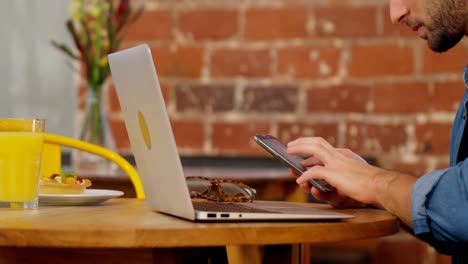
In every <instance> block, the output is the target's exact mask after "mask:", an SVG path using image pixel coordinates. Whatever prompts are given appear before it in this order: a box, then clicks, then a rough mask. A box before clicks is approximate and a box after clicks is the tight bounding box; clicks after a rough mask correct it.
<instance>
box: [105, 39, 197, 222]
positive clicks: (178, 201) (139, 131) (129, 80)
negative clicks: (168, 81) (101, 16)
mask: <svg viewBox="0 0 468 264" xmlns="http://www.w3.org/2000/svg"><path fill="white" fill-rule="evenodd" d="M108 58H109V65H110V68H111V71H112V79H113V80H114V83H115V86H116V91H117V96H118V98H119V102H120V106H121V109H122V114H123V117H124V120H125V127H126V128H127V132H128V136H129V139H130V145H131V149H132V152H133V154H134V156H135V161H136V165H137V167H138V171H139V174H140V176H141V181H142V184H143V188H144V190H145V195H146V197H147V202H148V204H149V205H150V207H151V209H153V210H157V211H160V212H164V213H167V214H172V215H177V216H180V217H183V218H187V219H192V220H194V219H195V211H194V209H193V205H192V201H191V198H190V194H189V190H188V187H187V184H186V182H185V177H184V173H183V169H182V164H181V161H180V158H179V154H178V152H177V146H176V143H175V140H174V136H173V133H172V127H171V124H170V121H169V117H168V114H167V112H166V105H165V102H164V98H163V95H162V91H161V89H160V84H159V79H158V76H157V74H156V69H155V67H154V63H153V59H152V56H151V51H150V49H149V47H148V46H147V45H140V46H137V47H134V48H130V49H126V50H123V51H119V52H117V53H113V54H110V55H109V56H108ZM149 113H150V114H149Z"/></svg>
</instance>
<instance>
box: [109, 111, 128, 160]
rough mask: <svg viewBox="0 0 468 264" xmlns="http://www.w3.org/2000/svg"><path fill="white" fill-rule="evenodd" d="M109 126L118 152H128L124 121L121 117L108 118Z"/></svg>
mask: <svg viewBox="0 0 468 264" xmlns="http://www.w3.org/2000/svg"><path fill="white" fill-rule="evenodd" d="M109 126H110V130H111V133H112V135H113V136H114V141H115V147H116V148H117V150H118V152H120V153H126V152H129V150H130V140H129V138H128V134H127V129H126V128H125V123H124V121H123V120H122V119H110V120H109Z"/></svg>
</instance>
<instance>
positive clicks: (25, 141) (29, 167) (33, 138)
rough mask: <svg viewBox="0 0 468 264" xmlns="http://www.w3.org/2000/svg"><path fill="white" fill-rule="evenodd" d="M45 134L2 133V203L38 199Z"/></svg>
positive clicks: (0, 191) (0, 180)
mask: <svg viewBox="0 0 468 264" xmlns="http://www.w3.org/2000/svg"><path fill="white" fill-rule="evenodd" d="M43 141H44V135H43V133H34V132H12V131H6V132H0V201H2V202H20V201H21V202H28V201H34V200H35V199H36V198H37V193H38V184H39V174H40V169H39V168H40V163H41V154H42V144H43Z"/></svg>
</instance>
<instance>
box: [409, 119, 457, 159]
mask: <svg viewBox="0 0 468 264" xmlns="http://www.w3.org/2000/svg"><path fill="white" fill-rule="evenodd" d="M451 127H452V124H451V123H450V124H449V123H447V124H445V123H427V124H418V125H416V132H415V135H416V144H417V151H418V153H424V154H433V155H434V154H439V155H445V154H448V153H449V150H450V131H451Z"/></svg>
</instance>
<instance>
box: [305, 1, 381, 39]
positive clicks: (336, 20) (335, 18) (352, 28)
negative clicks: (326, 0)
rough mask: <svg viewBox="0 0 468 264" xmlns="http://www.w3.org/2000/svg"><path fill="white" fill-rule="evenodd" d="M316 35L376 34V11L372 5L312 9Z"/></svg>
mask: <svg viewBox="0 0 468 264" xmlns="http://www.w3.org/2000/svg"><path fill="white" fill-rule="evenodd" d="M314 13H315V20H316V29H317V35H318V36H332V37H368V36H375V35H377V13H376V8H375V7H373V6H364V7H349V6H344V7H343V6H338V7H325V8H317V9H314Z"/></svg>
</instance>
